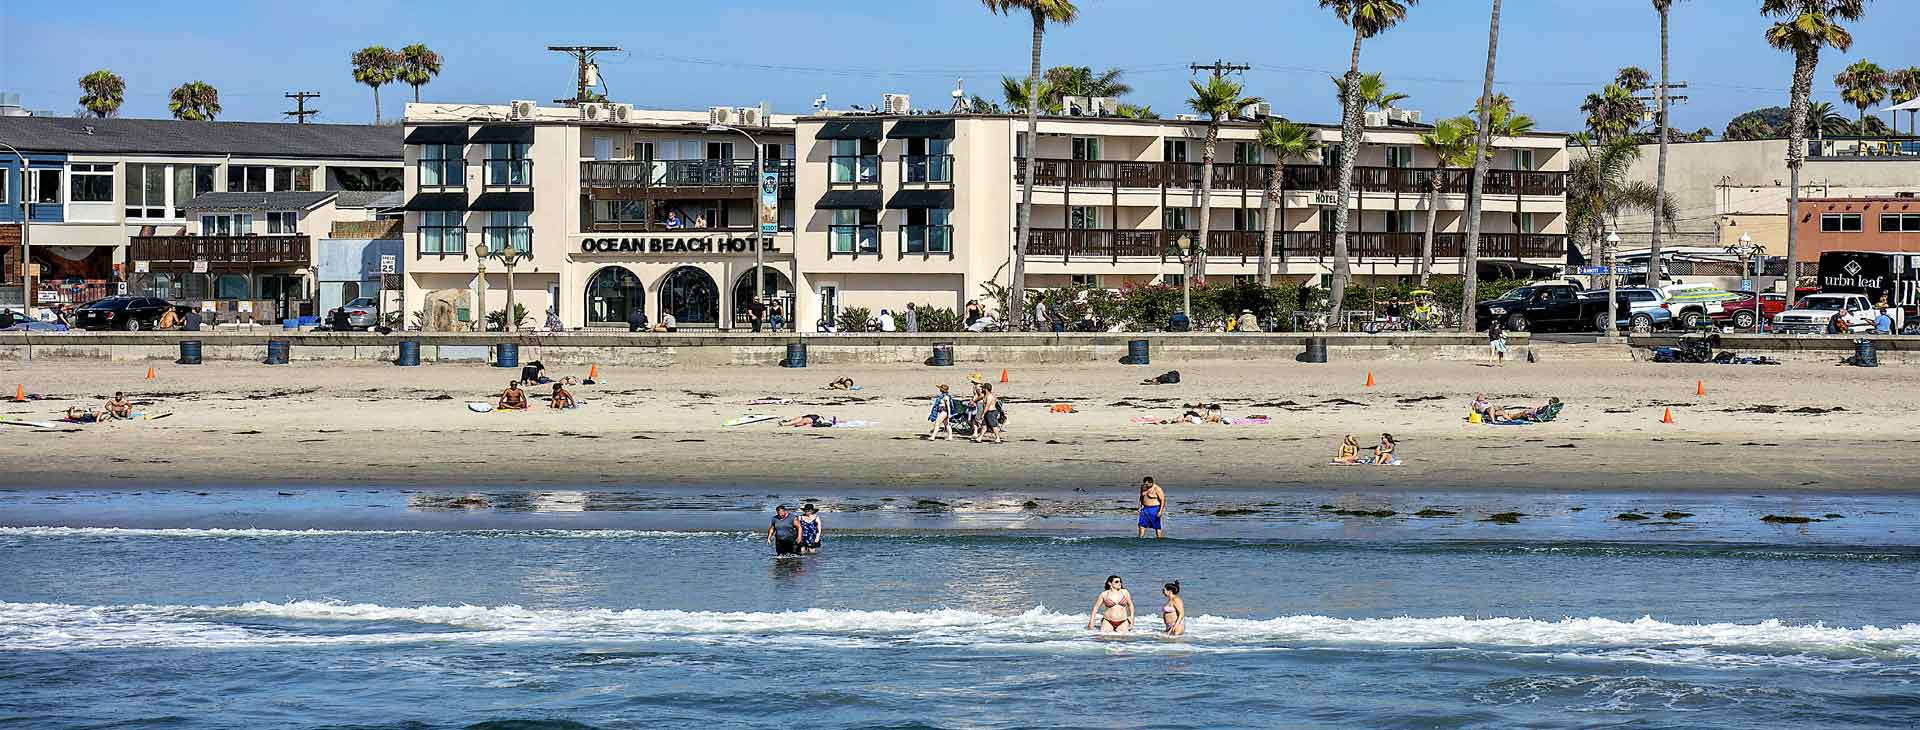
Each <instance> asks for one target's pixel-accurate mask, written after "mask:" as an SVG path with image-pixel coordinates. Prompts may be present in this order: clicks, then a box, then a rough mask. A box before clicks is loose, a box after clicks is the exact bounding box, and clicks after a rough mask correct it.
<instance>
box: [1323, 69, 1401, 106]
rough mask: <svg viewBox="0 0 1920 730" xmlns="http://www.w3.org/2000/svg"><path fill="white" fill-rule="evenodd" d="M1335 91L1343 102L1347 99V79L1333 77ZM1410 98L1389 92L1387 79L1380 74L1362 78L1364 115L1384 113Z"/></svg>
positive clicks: (1361, 104)
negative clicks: (1367, 113) (1366, 113)
mask: <svg viewBox="0 0 1920 730" xmlns="http://www.w3.org/2000/svg"><path fill="white" fill-rule="evenodd" d="M1333 89H1334V93H1335V94H1338V95H1339V98H1341V99H1343V100H1344V99H1346V98H1347V80H1346V79H1343V78H1340V77H1338V76H1335V77H1333ZM1408 98H1409V97H1408V96H1407V95H1406V94H1401V93H1398V92H1393V91H1388V90H1387V82H1386V79H1385V78H1382V77H1381V76H1380V74H1377V73H1371V74H1362V75H1361V76H1360V111H1361V112H1362V113H1365V112H1383V111H1386V110H1388V109H1392V108H1393V105H1395V104H1398V103H1400V102H1402V101H1406V100H1407V99H1408Z"/></svg>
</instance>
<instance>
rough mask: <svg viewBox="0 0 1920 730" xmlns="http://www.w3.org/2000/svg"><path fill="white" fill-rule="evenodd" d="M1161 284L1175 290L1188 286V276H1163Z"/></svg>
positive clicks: (1161, 276)
mask: <svg viewBox="0 0 1920 730" xmlns="http://www.w3.org/2000/svg"><path fill="white" fill-rule="evenodd" d="M1160 283H1161V284H1164V285H1167V286H1171V287H1175V288H1178V287H1182V286H1186V284H1187V275H1186V274H1161V275H1160Z"/></svg>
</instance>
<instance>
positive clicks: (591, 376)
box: [587, 363, 600, 380]
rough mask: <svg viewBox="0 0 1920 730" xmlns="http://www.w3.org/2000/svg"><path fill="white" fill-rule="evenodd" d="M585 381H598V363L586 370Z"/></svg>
mask: <svg viewBox="0 0 1920 730" xmlns="http://www.w3.org/2000/svg"><path fill="white" fill-rule="evenodd" d="M587 379H588V380H598V379H600V363H594V364H593V365H592V366H591V367H588V368H587Z"/></svg>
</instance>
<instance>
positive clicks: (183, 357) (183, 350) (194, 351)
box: [175, 340, 200, 365]
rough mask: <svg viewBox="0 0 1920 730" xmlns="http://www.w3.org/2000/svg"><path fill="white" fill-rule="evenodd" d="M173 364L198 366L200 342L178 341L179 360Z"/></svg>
mask: <svg viewBox="0 0 1920 730" xmlns="http://www.w3.org/2000/svg"><path fill="white" fill-rule="evenodd" d="M175 362H177V363H179V364H181V365H199V364H200V341H199V340H181V341H180V359H179V360H176V361H175Z"/></svg>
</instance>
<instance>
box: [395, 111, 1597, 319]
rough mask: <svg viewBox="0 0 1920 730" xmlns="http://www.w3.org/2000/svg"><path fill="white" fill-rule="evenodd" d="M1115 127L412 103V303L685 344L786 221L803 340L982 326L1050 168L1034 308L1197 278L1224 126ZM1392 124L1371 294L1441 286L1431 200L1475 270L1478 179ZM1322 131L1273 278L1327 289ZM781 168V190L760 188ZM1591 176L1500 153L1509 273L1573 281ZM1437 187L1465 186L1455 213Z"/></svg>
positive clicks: (1246, 140) (1035, 254)
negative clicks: (1195, 266) (991, 288)
mask: <svg viewBox="0 0 1920 730" xmlns="http://www.w3.org/2000/svg"><path fill="white" fill-rule="evenodd" d="M1106 106H1107V105H1105V100H1101V99H1086V100H1075V103H1073V104H1070V105H1069V108H1070V110H1071V111H1073V112H1077V113H1074V114H1069V115H1063V116H1048V117H1043V118H1042V119H1041V121H1040V135H1039V138H1038V140H1036V141H1035V142H1034V143H1035V144H1036V145H1037V148H1036V155H1037V158H1038V159H1037V161H1036V164H1035V165H1034V169H1033V170H1031V171H1029V170H1027V169H1025V165H1024V163H1023V161H1022V156H1023V154H1024V152H1025V147H1024V145H1026V144H1027V141H1026V120H1025V118H1024V117H1020V116H1014V115H1000V114H967V113H923V112H919V111H916V110H914V109H912V107H911V105H910V104H909V103H908V100H907V98H906V97H905V96H904V95H893V94H890V95H887V96H886V97H885V98H884V99H883V103H882V104H880V105H876V107H875V108H876V109H880V110H885V111H886V112H888V113H867V112H860V113H833V112H821V113H817V114H815V115H811V116H798V117H796V116H787V115H776V114H769V113H767V112H766V111H765V110H764V109H761V108H755V107H714V108H711V109H708V110H706V111H650V110H640V109H634V108H632V107H630V106H627V105H622V104H583V105H580V106H578V107H563V108H543V107H538V106H536V105H535V104H533V103H532V102H513V103H511V104H502V105H457V104H409V105H408V106H407V112H406V121H405V126H406V130H405V135H406V136H405V141H406V145H405V159H406V171H405V186H406V199H407V202H406V214H405V216H406V217H405V220H406V223H405V229H404V231H405V239H406V241H405V248H406V251H407V257H408V261H407V266H406V271H407V273H406V275H405V277H404V279H405V288H406V293H405V307H406V309H407V311H409V312H415V311H422V310H426V313H427V314H428V315H429V317H428V321H430V322H436V321H437V322H442V323H459V322H461V321H463V320H466V319H468V318H471V317H474V316H483V315H482V314H481V313H480V312H476V311H475V306H474V305H475V302H476V301H479V300H482V299H483V302H482V303H481V304H480V307H481V308H482V309H483V311H484V312H492V311H498V310H502V309H504V308H505V306H506V300H507V297H506V289H507V287H508V286H509V283H508V280H509V278H511V279H512V282H513V283H512V286H513V288H514V298H515V301H516V302H517V303H518V304H520V305H521V306H523V307H525V308H526V309H527V311H528V313H529V314H528V322H529V324H538V323H539V322H540V321H541V320H543V319H544V312H545V311H546V309H547V308H549V307H551V308H553V309H554V310H555V311H556V312H557V313H558V314H559V316H560V319H561V321H562V322H563V323H565V325H566V326H567V327H568V328H569V329H576V328H596V327H624V326H626V321H627V317H628V314H629V313H630V312H631V311H632V310H633V309H635V308H638V309H641V310H643V311H644V312H645V313H646V315H647V317H648V318H649V320H658V319H659V317H660V314H661V313H663V312H665V313H671V314H672V315H673V316H674V318H675V319H676V320H677V321H678V322H679V324H680V326H681V327H682V328H691V329H699V328H718V329H735V328H743V327H744V326H745V324H744V323H745V321H746V306H747V304H748V302H749V301H750V300H751V298H752V297H753V295H754V289H755V287H754V278H753V277H754V268H755V266H756V263H755V260H756V241H757V240H760V239H759V237H758V236H757V232H758V231H759V230H760V226H759V225H758V223H759V221H762V220H764V221H766V222H768V223H771V224H773V225H774V226H775V228H776V230H777V232H775V233H773V234H770V235H768V236H766V237H765V238H764V241H765V242H764V244H760V245H761V250H759V251H758V252H757V253H758V258H759V260H760V261H761V265H763V266H764V267H765V268H764V269H763V270H762V271H761V276H762V277H764V279H763V282H764V287H765V291H766V295H767V296H768V297H769V298H770V299H772V300H775V301H778V302H780V303H782V305H783V306H784V307H785V309H786V311H787V312H789V313H791V315H790V316H791V320H792V322H794V323H798V327H799V328H800V329H803V330H811V328H812V327H813V325H814V323H815V322H817V321H819V320H821V319H823V318H826V319H831V318H833V317H834V316H836V314H837V313H838V311H839V310H840V309H841V308H843V307H864V308H868V309H870V310H872V311H875V312H877V311H879V310H880V309H891V310H899V309H902V308H904V307H905V306H906V305H907V304H908V303H910V302H911V303H916V304H922V305H932V306H935V307H949V308H955V309H958V308H959V307H960V306H961V305H962V304H963V303H965V302H966V301H967V300H969V299H985V298H986V297H987V289H986V287H984V286H983V285H985V284H989V283H995V282H997V283H998V284H1000V285H1003V286H1004V285H1005V284H1007V282H1008V278H1009V276H1010V271H1011V256H1012V251H1013V241H1014V237H1015V235H1016V233H1015V225H1016V223H1017V220H1018V208H1019V202H1020V193H1021V184H1022V182H1023V180H1024V179H1025V176H1026V175H1028V174H1029V173H1031V174H1032V175H1033V176H1034V182H1035V186H1036V187H1035V192H1034V204H1035V205H1034V213H1033V221H1032V232H1031V234H1030V238H1029V240H1028V248H1027V252H1028V263H1027V272H1028V274H1027V283H1028V286H1029V287H1034V288H1049V287H1057V286H1067V285H1072V284H1087V285H1093V286H1101V287H1109V288H1118V287H1121V286H1123V285H1127V284H1146V283H1155V282H1158V283H1167V284H1174V283H1178V282H1179V277H1180V276H1181V270H1182V267H1181V264H1180V261H1179V259H1178V257H1177V256H1174V255H1170V254H1169V249H1170V248H1171V247H1172V246H1177V245H1182V244H1183V243H1188V242H1191V240H1192V238H1193V237H1194V236H1197V235H1198V232H1197V229H1198V227H1199V206H1200V197H1201V194H1200V187H1201V186H1200V180H1201V174H1202V165H1201V157H1202V154H1203V145H1204V141H1205V136H1206V124H1205V123H1204V122H1202V121H1199V120H1194V119H1184V118H1182V119H1164V120H1135V119H1126V118H1120V117H1116V116H1111V115H1108V114H1104V113H1102V112H1103V110H1104V108H1105V107H1106ZM1263 122H1264V119H1263V118H1258V117H1256V118H1249V119H1242V120H1234V121H1231V122H1227V123H1225V124H1224V126H1223V129H1222V131H1221V142H1220V147H1219V151H1218V155H1217V156H1218V159H1217V163H1216V165H1215V170H1214V180H1215V185H1214V195H1213V201H1212V204H1213V214H1212V225H1211V228H1212V231H1211V232H1210V234H1209V236H1208V238H1209V241H1208V244H1207V248H1208V250H1209V256H1210V263H1209V271H1208V275H1209V276H1211V277H1213V278H1214V279H1215V280H1219V279H1221V278H1222V277H1252V276H1255V275H1257V274H1258V273H1259V258H1260V247H1261V246H1262V245H1263V241H1264V234H1263V232H1264V229H1265V226H1264V225H1263V223H1264V222H1263V221H1262V220H1261V215H1262V207H1263V202H1262V196H1263V194H1264V190H1265V188H1266V185H1267V179H1268V176H1269V175H1270V174H1274V170H1275V166H1274V165H1273V164H1272V163H1273V162H1274V161H1273V160H1272V159H1271V155H1270V154H1269V153H1268V152H1267V151H1266V150H1265V149H1263V148H1261V147H1260V146H1259V145H1258V144H1257V143H1256V138H1257V134H1258V130H1259V127H1260V125H1261V124H1262V123H1263ZM1368 125H1369V129H1368V133H1367V140H1366V144H1365V146H1364V147H1363V148H1362V149H1361V150H1360V151H1359V152H1358V154H1359V155H1360V156H1359V158H1358V159H1357V160H1356V162H1357V165H1358V167H1357V169H1356V171H1355V181H1356V182H1355V187H1356V191H1355V195H1354V200H1353V206H1352V207H1353V213H1352V221H1351V226H1350V230H1351V231H1352V233H1351V234H1350V246H1351V249H1352V260H1353V271H1354V273H1355V276H1356V277H1357V280H1358V283H1360V284H1362V285H1364V284H1367V283H1368V282H1370V281H1381V280H1398V279H1401V278H1404V277H1409V276H1412V275H1414V274H1415V273H1416V264H1417V261H1418V257H1419V252H1420V246H1421V240H1422V238H1423V235H1424V226H1425V222H1426V211H1427V206H1429V205H1437V206H1438V208H1439V212H1438V231H1437V236H1436V238H1437V240H1436V243H1435V249H1436V256H1437V261H1438V263H1437V265H1436V269H1435V272H1436V274H1439V275H1442V276H1445V275H1457V274H1459V273H1460V265H1461V264H1460V261H1461V258H1460V252H1461V248H1462V246H1463V245H1464V239H1465V231H1466V225H1465V220H1464V218H1465V211H1466V209H1467V190H1468V187H1469V181H1470V178H1471V172H1470V171H1463V170H1436V169H1435V161H1434V158H1433V156H1432V154H1431V153H1430V152H1429V151H1427V150H1426V149H1425V148H1423V147H1422V146H1421V144H1420V134H1421V133H1422V132H1424V131H1427V129H1428V128H1427V127H1426V126H1424V125H1422V124H1420V122H1419V118H1418V114H1417V113H1412V112H1402V111H1397V110H1396V111H1394V112H1392V113H1391V114H1385V113H1382V114H1369V118H1368ZM1314 131H1315V134H1316V135H1317V137H1318V138H1319V139H1320V140H1321V141H1322V142H1323V143H1324V144H1326V145H1327V147H1326V149H1325V151H1324V152H1322V153H1319V154H1316V155H1315V156H1314V157H1313V158H1311V159H1294V160H1287V161H1286V164H1285V165H1283V166H1281V167H1280V168H1279V170H1280V172H1279V174H1282V175H1284V178H1283V179H1284V181H1285V190H1286V192H1285V194H1284V195H1283V196H1282V200H1281V201H1280V202H1279V203H1278V204H1277V208H1276V213H1275V215H1276V216H1277V217H1278V218H1279V225H1278V230H1277V232H1276V234H1275V238H1276V240H1275V241H1274V242H1273V246H1274V250H1273V259H1272V266H1273V271H1274V274H1275V275H1276V277H1280V278H1284V279H1288V280H1294V281H1299V282H1306V283H1315V284H1319V283H1323V282H1324V281H1325V280H1326V279H1327V277H1328V276H1329V275H1330V274H1331V272H1332V269H1333V260H1332V258H1331V253H1332V245H1333V242H1332V233H1331V231H1332V228H1333V221H1332V217H1333V216H1334V215H1335V213H1334V210H1335V206H1336V205H1337V203H1338V198H1337V193H1335V192H1334V190H1335V188H1336V182H1335V176H1336V172H1337V167H1336V166H1334V165H1333V163H1335V162H1337V160H1338V157H1337V155H1339V154H1340V153H1341V147H1340V131H1339V129H1338V127H1337V126H1315V127H1314ZM756 152H758V157H759V158H760V159H764V160H765V164H766V170H767V171H768V172H772V173H775V179H776V180H777V182H774V181H769V185H766V186H762V185H759V184H757V183H758V182H759V178H758V177H757V176H756V175H755V172H754V171H755V164H756V154H755V153H756ZM1568 163H1569V157H1568V150H1567V139H1566V136H1565V135H1563V134H1551V133H1536V134H1528V135H1524V136H1520V137H1511V138H1501V139H1498V140H1497V141H1496V150H1495V154H1494V157H1493V159H1492V162H1491V164H1490V166H1489V167H1490V169H1489V171H1488V176H1487V179H1486V181H1485V184H1484V190H1485V201H1484V212H1483V220H1482V222H1481V230H1482V231H1483V236H1482V253H1481V256H1482V265H1483V266H1484V267H1495V268H1498V269H1501V270H1504V271H1505V272H1520V273H1541V274H1551V273H1554V272H1557V271H1558V270H1559V269H1560V268H1562V267H1564V266H1565V265H1566V263H1567V234H1566V231H1567V228H1566V224H1567V216H1566V182H1567V169H1568ZM1436 174H1439V175H1444V176H1445V185H1444V188H1443V190H1444V191H1443V193H1442V194H1441V195H1440V196H1439V198H1438V200H1437V201H1436V200H1433V199H1432V196H1430V195H1429V182H1428V181H1429V180H1430V178H1431V176H1432V175H1436ZM756 203H758V204H759V205H758V206H756ZM756 209H759V210H764V211H766V212H765V213H764V214H763V218H760V219H756V217H755V213H756ZM506 248H511V249H513V250H514V251H515V253H516V254H517V256H516V257H515V258H516V261H515V265H514V267H513V273H512V276H511V277H509V275H508V273H507V271H506V269H505V266H504V261H503V260H502V258H501V257H499V256H497V255H494V254H498V253H499V252H501V251H502V250H503V249H506ZM476 249H478V250H476ZM478 253H486V254H489V256H488V257H486V258H484V259H482V258H480V257H478V256H477V254H478ZM482 269H484V271H485V273H484V276H483V275H482V274H481V271H482ZM789 326H793V325H792V324H790V325H789Z"/></svg>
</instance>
